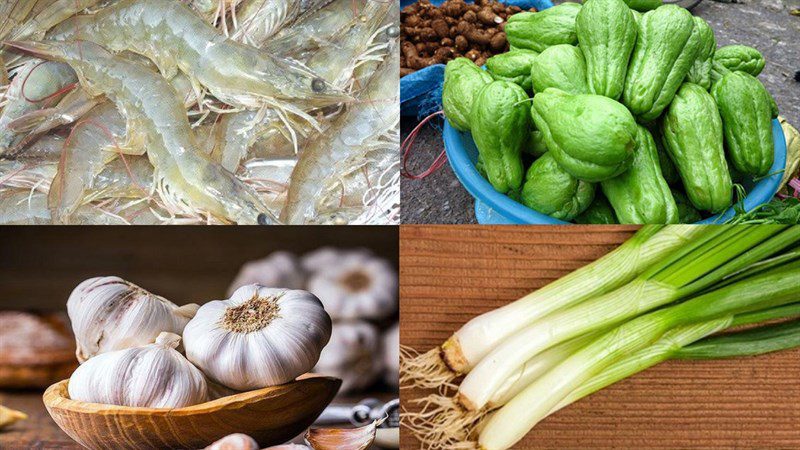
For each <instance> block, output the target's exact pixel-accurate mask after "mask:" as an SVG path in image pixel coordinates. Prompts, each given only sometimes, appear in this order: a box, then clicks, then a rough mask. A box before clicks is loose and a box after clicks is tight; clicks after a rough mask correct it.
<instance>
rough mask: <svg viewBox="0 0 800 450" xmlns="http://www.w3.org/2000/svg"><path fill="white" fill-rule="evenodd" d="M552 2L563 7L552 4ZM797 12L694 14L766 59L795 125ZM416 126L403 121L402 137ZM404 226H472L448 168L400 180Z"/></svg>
mask: <svg viewBox="0 0 800 450" xmlns="http://www.w3.org/2000/svg"><path fill="white" fill-rule="evenodd" d="M555 3H562V1H560V0H556V2H555ZM797 8H800V0H744V1H741V0H740V1H739V2H737V3H718V2H715V1H711V0H704V1H703V2H702V3H701V4H700V5H699V6H697V7H696V8H695V9H694V14H696V15H699V16H700V17H703V18H704V19H706V20H707V21H708V22H709V24H711V26H712V27H713V28H714V31H715V33H716V37H717V43H718V44H719V45H727V44H747V45H750V46H753V47H756V48H757V49H759V50H760V51H761V52H762V53H763V54H764V56H765V58H766V59H767V67H766V68H765V69H764V72H763V73H762V74H761V76H760V78H761V80H762V82H763V83H764V84H765V85H766V86H767V88H768V89H769V91H770V92H771V93H772V94H773V95H774V96H775V99H776V101H777V102H778V106H779V108H780V111H781V114H782V115H783V116H784V117H786V118H787V119H788V120H789V122H790V123H792V124H794V125H795V126H797V125H798V124H800V83H798V82H796V81H794V74H795V72H797V71H800V17H798V16H792V15H790V14H789V12H790V11H791V10H793V9H797ZM414 125H415V121H414V120H408V118H406V119H404V120H403V122H402V128H403V130H402V131H403V137H405V136H406V135H407V134H408V132H409V131H410V130H411V129H412V128H413V126H414ZM442 148H443V146H442V140H441V135H440V134H439V132H438V131H435V130H433V129H431V128H429V127H426V129H424V130H423V131H422V132H421V133H420V134H419V136H418V138H417V142H416V144H415V146H414V153H413V157H412V159H413V161H411V163H410V164H409V168H410V169H411V170H412V172H414V173H418V172H420V171H421V169H424V168H427V166H428V165H429V163H430V161H432V160H433V158H435V157H436V155H438V154H439V152H440V151H441V150H442ZM402 221H403V223H474V222H475V213H474V202H473V199H472V197H471V196H470V195H469V194H468V193H467V191H465V190H464V188H463V187H462V186H461V184H460V183H459V182H458V180H457V179H456V176H455V174H453V171H452V170H451V169H450V166H449V165H445V166H444V167H442V169H440V170H439V171H438V172H436V173H435V174H433V175H431V176H429V177H427V178H425V179H423V180H408V179H403V211H402Z"/></svg>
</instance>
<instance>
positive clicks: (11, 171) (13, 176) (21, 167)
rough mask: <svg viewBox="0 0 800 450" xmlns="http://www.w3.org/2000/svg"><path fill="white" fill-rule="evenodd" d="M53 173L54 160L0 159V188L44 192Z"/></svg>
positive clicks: (54, 169)
mask: <svg viewBox="0 0 800 450" xmlns="http://www.w3.org/2000/svg"><path fill="white" fill-rule="evenodd" d="M55 174H56V163H55V162H48V161H44V162H42V161H37V162H32V161H15V160H0V189H26V190H29V191H38V192H45V193H46V192H47V191H48V189H50V182H51V181H52V179H53V177H54V176H55Z"/></svg>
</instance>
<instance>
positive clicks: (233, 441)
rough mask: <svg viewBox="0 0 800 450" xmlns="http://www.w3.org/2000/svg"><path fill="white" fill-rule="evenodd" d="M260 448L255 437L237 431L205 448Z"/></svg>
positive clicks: (231, 449)
mask: <svg viewBox="0 0 800 450" xmlns="http://www.w3.org/2000/svg"><path fill="white" fill-rule="evenodd" d="M260 448H261V447H260V446H259V445H258V442H256V440H255V439H253V438H251V437H250V436H248V435H246V434H242V433H235V434H229V435H227V436H225V437H224V438H222V439H220V440H218V441H216V442H214V443H213V444H211V445H209V446H208V447H206V448H205V450H259V449H260Z"/></svg>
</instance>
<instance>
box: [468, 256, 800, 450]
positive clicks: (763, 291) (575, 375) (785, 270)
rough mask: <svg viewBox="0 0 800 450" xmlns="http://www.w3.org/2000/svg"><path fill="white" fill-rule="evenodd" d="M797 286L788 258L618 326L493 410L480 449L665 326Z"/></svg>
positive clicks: (523, 425) (515, 433)
mask: <svg viewBox="0 0 800 450" xmlns="http://www.w3.org/2000/svg"><path fill="white" fill-rule="evenodd" d="M797 286H800V263H799V262H792V263H789V264H787V265H785V266H781V267H778V268H775V269H772V270H769V271H767V272H765V273H762V274H758V275H754V276H753V277H752V278H747V279H744V280H741V281H739V282H736V283H733V284H730V285H728V286H725V287H723V288H721V289H719V290H713V291H710V292H707V293H705V294H702V295H699V296H697V297H694V298H692V299H690V300H687V301H685V302H683V303H679V304H677V305H675V306H670V307H667V308H663V309H660V310H658V311H655V312H651V313H649V314H645V315H643V316H640V317H637V318H636V319H633V320H631V321H629V322H626V323H624V324H622V325H620V326H618V327H617V328H615V329H613V330H612V331H609V332H607V333H605V334H604V335H602V336H601V337H599V338H598V339H597V340H595V341H593V342H592V343H590V344H589V345H587V346H586V347H584V348H582V349H580V350H578V351H577V352H575V353H574V354H573V355H571V356H570V357H568V358H567V359H566V360H564V361H563V362H562V363H561V364H559V365H558V366H556V367H554V368H553V369H552V370H550V371H549V372H547V373H546V374H545V375H543V376H542V377H540V378H538V379H537V380H536V381H534V382H533V383H532V384H530V385H529V386H528V387H527V388H525V389H524V390H523V391H522V392H520V393H519V394H518V395H517V396H516V397H514V398H513V399H512V400H511V401H509V402H508V403H507V404H506V405H505V406H503V407H502V408H500V409H499V410H498V411H497V412H495V413H494V414H493V415H492V416H491V417H490V418H489V419H488V420H487V421H486V424H485V427H483V429H482V430H481V432H480V436H479V439H478V443H479V447H480V448H481V449H482V450H503V449H507V448H511V446H512V445H514V443H516V442H517V441H519V440H520V439H521V438H522V437H523V436H524V435H525V434H526V433H527V432H528V431H529V430H530V429H531V428H532V427H533V426H534V425H536V424H537V423H538V422H539V421H540V420H542V419H543V418H544V417H546V416H547V415H548V414H549V413H550V411H552V410H553V409H555V408H557V407H558V406H559V404H561V403H562V402H563V401H565V400H566V399H567V398H568V396H570V394H572V392H573V391H575V390H577V389H579V388H581V386H582V385H583V384H585V383H588V382H590V380H591V379H592V378H593V377H595V376H597V375H599V374H600V373H601V372H602V371H603V370H604V369H606V368H608V367H609V366H611V365H612V364H614V363H615V362H617V361H620V360H622V359H623V358H624V357H625V356H626V355H630V354H632V353H635V352H637V351H639V350H641V349H643V348H646V347H648V346H651V345H652V344H654V343H655V342H657V341H658V340H659V339H660V338H661V337H662V336H663V335H664V334H665V333H667V332H668V331H669V330H671V329H675V328H678V327H683V326H688V325H692V324H699V323H702V322H707V321H711V320H715V319H724V318H725V317H726V316H732V315H736V314H744V313H749V312H755V311H759V310H763V309H766V308H772V307H778V306H782V305H786V304H790V303H793V302H796V300H797ZM731 320H732V319H731Z"/></svg>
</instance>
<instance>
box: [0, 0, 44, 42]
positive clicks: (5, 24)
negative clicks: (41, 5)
mask: <svg viewBox="0 0 800 450" xmlns="http://www.w3.org/2000/svg"><path fill="white" fill-rule="evenodd" d="M34 6H36V1H32V0H17V1H12V0H6V1H3V2H2V3H0V17H2V20H0V39H5V37H6V36H8V34H9V33H11V31H13V30H14V29H15V28H16V27H18V26H20V25H21V24H22V23H23V22H24V21H25V19H26V18H27V17H28V15H29V14H30V13H31V10H33V7H34Z"/></svg>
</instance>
